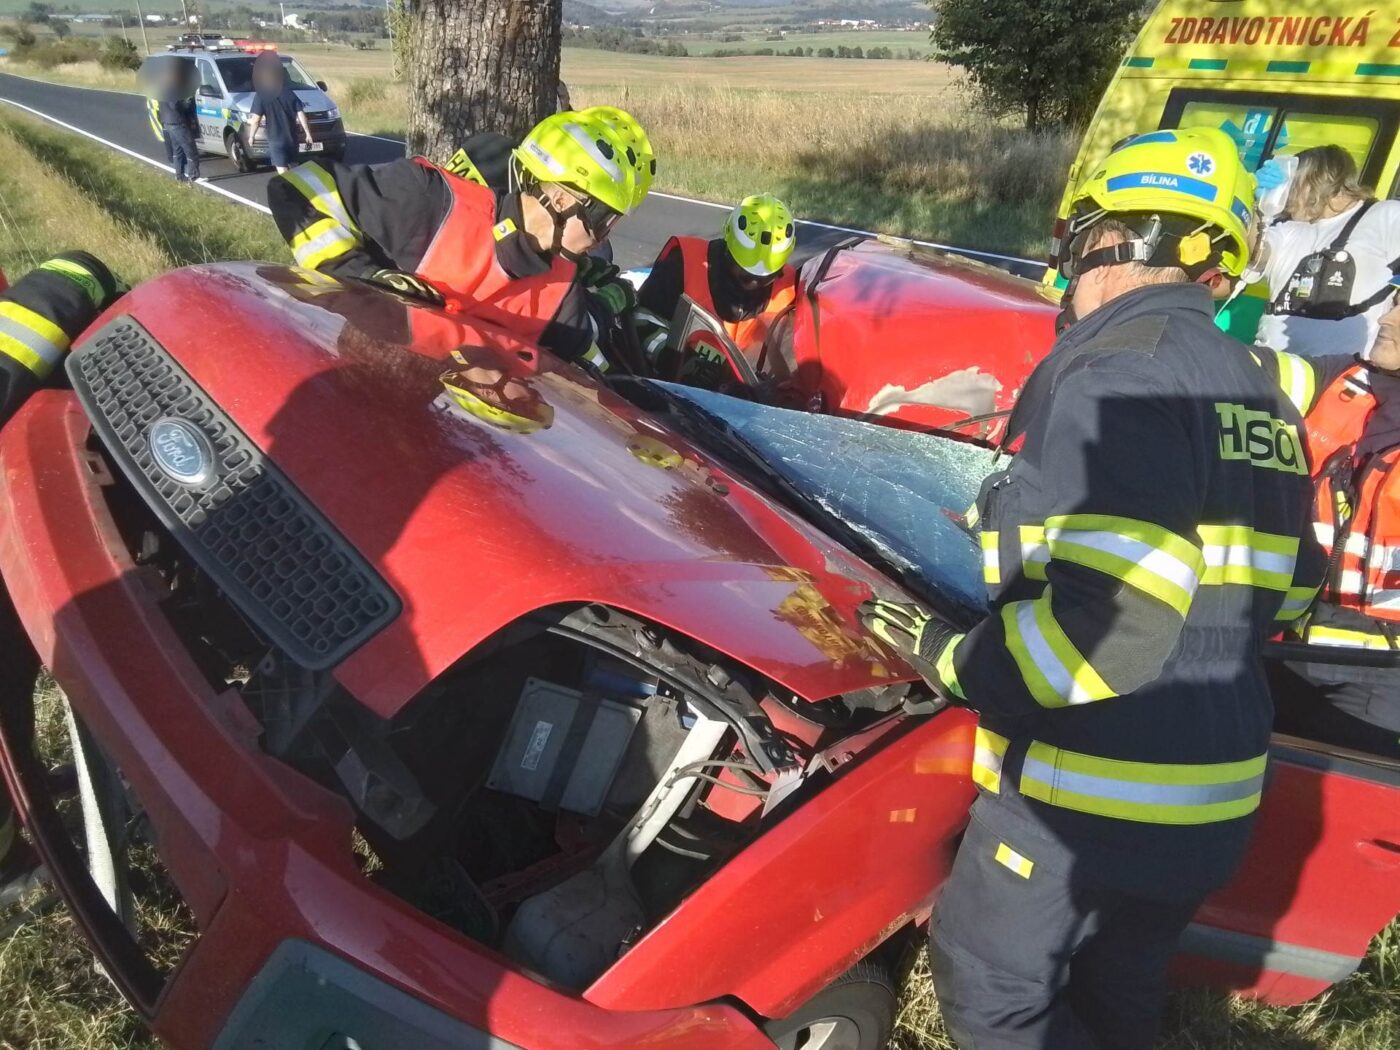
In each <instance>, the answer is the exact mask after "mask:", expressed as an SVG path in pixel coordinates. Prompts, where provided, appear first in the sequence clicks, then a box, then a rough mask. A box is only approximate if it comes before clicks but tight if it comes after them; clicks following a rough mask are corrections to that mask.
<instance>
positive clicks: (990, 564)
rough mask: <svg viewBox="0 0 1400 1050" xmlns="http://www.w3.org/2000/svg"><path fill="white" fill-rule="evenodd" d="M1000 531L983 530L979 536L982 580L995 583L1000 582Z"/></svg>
mask: <svg viewBox="0 0 1400 1050" xmlns="http://www.w3.org/2000/svg"><path fill="white" fill-rule="evenodd" d="M1000 542H1001V533H999V532H987V531H984V532H983V533H982V537H981V543H982V582H983V583H990V584H996V583H1000V582H1001V550H1000V548H999V544H1000Z"/></svg>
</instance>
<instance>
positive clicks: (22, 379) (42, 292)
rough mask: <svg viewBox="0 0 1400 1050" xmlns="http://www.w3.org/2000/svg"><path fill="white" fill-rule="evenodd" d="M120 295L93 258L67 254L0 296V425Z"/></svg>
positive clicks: (112, 278)
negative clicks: (70, 345) (81, 334)
mask: <svg viewBox="0 0 1400 1050" xmlns="http://www.w3.org/2000/svg"><path fill="white" fill-rule="evenodd" d="M120 290H121V289H120V286H119V285H118V283H117V280H116V278H115V277H113V276H112V273H111V271H110V270H108V269H107V267H106V266H104V265H103V264H102V263H101V262H99V261H98V260H97V259H95V258H93V257H92V256H91V255H88V254H87V253H86V252H68V253H66V254H63V255H56V256H54V257H53V258H52V259H49V260H47V261H46V262H42V263H40V264H39V265H38V266H36V267H35V268H34V269H32V270H30V271H29V272H28V273H27V274H25V275H24V276H23V277H21V278H20V279H19V280H18V281H16V282H15V283H14V284H13V285H11V286H10V287H9V288H8V289H6V290H5V291H4V292H3V293H0V424H3V423H4V422H6V421H7V420H8V419H9V418H10V417H11V416H12V415H14V414H15V411H16V410H17V409H18V408H19V406H20V405H21V404H23V403H24V401H25V399H26V398H28V397H29V395H30V394H32V393H34V391H35V390H38V389H39V387H41V386H43V385H44V384H45V383H47V382H48V380H49V378H50V377H51V376H52V375H53V374H54V372H55V371H56V370H57V369H58V367H59V365H60V364H62V362H63V357H64V355H65V354H66V353H67V352H68V347H69V344H70V343H72V341H73V340H74V339H75V338H77V336H78V335H79V334H80V333H81V332H82V331H83V330H84V329H85V328H87V327H88V325H90V324H91V323H92V322H93V320H94V318H96V317H97V315H98V314H100V313H101V312H102V311H103V310H105V309H106V308H107V306H108V305H109V304H110V303H111V302H112V301H113V300H114V299H116V297H117V295H118V294H119V292H120Z"/></svg>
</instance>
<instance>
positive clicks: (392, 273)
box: [366, 270, 444, 306]
mask: <svg viewBox="0 0 1400 1050" xmlns="http://www.w3.org/2000/svg"><path fill="white" fill-rule="evenodd" d="M366 280H369V281H373V282H374V283H375V284H378V285H382V286H384V287H385V288H388V289H389V290H390V291H394V292H398V293H399V294H400V295H402V296H406V297H407V298H409V299H416V300H417V301H418V302H420V303H427V304H428V305H429V306H441V305H442V304H443V301H444V300H443V298H442V293H441V292H439V291H438V290H437V289H436V288H434V287H433V286H432V285H431V284H429V283H428V282H427V281H425V280H423V278H421V277H419V276H418V275H417V274H412V273H405V272H404V271H403V270H375V271H374V273H372V274H370V275H369V277H368V278H366Z"/></svg>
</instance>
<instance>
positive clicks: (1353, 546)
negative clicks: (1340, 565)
mask: <svg viewBox="0 0 1400 1050" xmlns="http://www.w3.org/2000/svg"><path fill="white" fill-rule="evenodd" d="M1313 535H1314V536H1316V537H1317V542H1318V543H1320V544H1322V545H1323V546H1324V547H1326V548H1327V549H1328V550H1329V551H1330V550H1331V549H1332V548H1333V546H1334V545H1335V544H1336V542H1337V532H1336V530H1335V529H1334V528H1333V527H1332V526H1331V525H1327V524H1324V523H1323V522H1320V521H1315V522H1313ZM1369 545H1370V544H1369V543H1368V541H1367V539H1366V537H1365V536H1363V535H1361V533H1359V532H1352V533H1348V534H1347V542H1346V546H1345V547H1344V548H1343V551H1344V552H1345V553H1347V554H1355V555H1356V556H1357V557H1359V558H1364V557H1365V556H1366V548H1367V547H1368V546H1369Z"/></svg>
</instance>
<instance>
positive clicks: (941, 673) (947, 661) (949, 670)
mask: <svg viewBox="0 0 1400 1050" xmlns="http://www.w3.org/2000/svg"><path fill="white" fill-rule="evenodd" d="M966 637H967V635H965V634H959V635H954V636H953V638H952V639H950V640H949V642H948V644H947V645H945V646H944V647H943V651H942V652H941V653H939V654H938V659H936V660H935V661H934V662H933V669H934V670H935V671H937V672H938V680H939V681H940V682H942V683H943V685H944V686H945V687H946V688H947V689H948V691H949V692H951V693H952V694H953V695H954V696H956V697H957V698H958V699H959V700H966V699H967V694H966V693H964V692H963V688H962V685H961V684H960V683H959V682H958V671H957V668H955V667H954V666H953V657H954V655H955V654H956V653H957V651H958V645H959V643H961V642H962V640H963V639H964V638H966Z"/></svg>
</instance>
